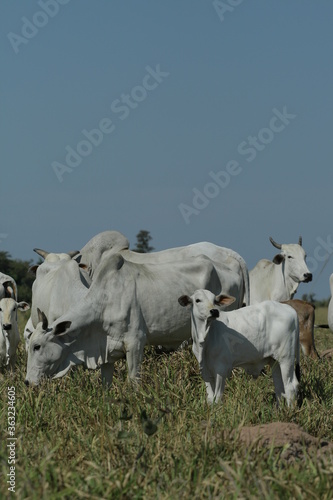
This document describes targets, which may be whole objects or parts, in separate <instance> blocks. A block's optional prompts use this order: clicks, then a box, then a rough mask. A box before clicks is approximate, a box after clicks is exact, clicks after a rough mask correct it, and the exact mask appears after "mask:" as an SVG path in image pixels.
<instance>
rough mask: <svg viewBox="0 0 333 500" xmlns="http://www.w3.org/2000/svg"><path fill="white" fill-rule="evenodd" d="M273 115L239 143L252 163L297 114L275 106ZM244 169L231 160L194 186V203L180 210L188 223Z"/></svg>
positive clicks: (181, 206) (240, 149)
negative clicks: (197, 185) (262, 125)
mask: <svg viewBox="0 0 333 500" xmlns="http://www.w3.org/2000/svg"><path fill="white" fill-rule="evenodd" d="M272 112H273V115H272V117H271V118H270V120H269V123H268V126H267V127H263V128H261V129H260V130H259V131H258V133H257V135H256V136H252V135H249V136H248V137H247V139H246V140H243V141H242V142H240V143H239V145H238V147H237V152H238V154H239V155H241V156H245V160H246V161H247V162H248V163H251V162H252V161H254V159H255V158H256V156H257V154H258V152H261V151H263V150H264V149H265V148H266V147H267V146H268V144H270V143H271V142H272V141H273V139H274V137H275V135H276V134H279V133H280V132H282V131H283V130H284V129H285V128H286V127H287V126H288V125H289V123H290V122H291V120H294V119H295V118H296V115H295V114H292V113H289V112H288V110H287V106H283V108H282V111H280V110H278V109H277V108H273V110H272ZM242 171H243V167H242V166H241V164H240V162H239V161H237V160H230V161H228V163H227V164H226V166H225V168H224V170H219V171H218V172H213V171H210V172H209V173H208V175H209V177H210V179H209V182H207V183H206V184H205V186H204V187H203V189H201V190H199V189H197V188H193V189H192V192H193V194H194V196H193V198H192V204H191V205H188V204H185V203H180V204H179V205H178V208H179V211H180V213H181V215H182V217H183V219H184V221H185V223H186V224H189V223H190V217H191V216H192V215H199V214H200V212H202V210H204V209H205V208H207V207H208V205H209V203H210V202H211V200H213V199H214V198H216V197H217V196H219V194H220V193H221V191H223V190H224V189H226V188H227V187H228V186H229V184H230V182H231V179H232V178H233V177H236V176H237V175H239V174H240V173H241V172H242Z"/></svg>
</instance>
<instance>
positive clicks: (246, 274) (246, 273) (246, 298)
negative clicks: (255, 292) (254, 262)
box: [236, 254, 250, 306]
mask: <svg viewBox="0 0 333 500" xmlns="http://www.w3.org/2000/svg"><path fill="white" fill-rule="evenodd" d="M236 255H237V254H236ZM236 258H237V261H238V262H239V265H240V268H241V270H242V275H243V284H244V297H243V304H241V306H242V305H245V306H249V305H250V277H249V270H248V268H247V265H246V262H245V260H244V259H243V258H242V257H241V256H240V255H237V257H236Z"/></svg>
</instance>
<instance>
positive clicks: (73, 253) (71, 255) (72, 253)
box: [67, 250, 80, 259]
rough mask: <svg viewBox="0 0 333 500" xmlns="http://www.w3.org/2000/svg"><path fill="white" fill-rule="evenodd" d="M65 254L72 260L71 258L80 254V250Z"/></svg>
mask: <svg viewBox="0 0 333 500" xmlns="http://www.w3.org/2000/svg"><path fill="white" fill-rule="evenodd" d="M67 253H68V255H69V256H70V258H71V259H72V258H73V257H75V255H77V254H78V253H80V250H73V251H71V252H67Z"/></svg>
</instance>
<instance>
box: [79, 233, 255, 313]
mask: <svg viewBox="0 0 333 500" xmlns="http://www.w3.org/2000/svg"><path fill="white" fill-rule="evenodd" d="M106 251H110V252H112V253H120V254H121V255H122V256H123V257H124V259H126V260H127V261H130V262H136V263H141V264H164V263H167V262H170V263H172V262H174V261H179V262H188V260H189V259H191V258H192V257H196V256H198V255H206V256H207V257H209V259H211V261H212V262H213V264H214V266H215V268H216V270H217V272H218V274H219V276H220V279H221V282H222V289H223V291H224V292H226V293H229V294H231V295H233V296H235V297H236V298H237V300H236V301H235V303H234V304H233V305H232V306H231V308H232V309H237V308H239V307H242V306H243V303H244V302H245V303H248V302H249V273H248V269H247V267H246V263H245V261H244V259H243V258H242V257H241V256H240V255H239V254H238V253H237V252H235V251H234V250H231V249H230V248H225V247H219V246H217V245H214V244H213V243H207V242H201V243H194V244H193V245H188V246H185V247H177V248H170V249H168V250H162V251H160V252H151V253H138V252H134V251H132V250H129V242H128V240H127V238H126V237H125V236H124V235H123V234H121V233H119V232H118V231H104V232H102V233H99V234H97V235H96V236H94V237H93V238H92V239H91V240H90V241H88V243H87V244H86V245H85V246H84V247H83V248H82V250H81V251H80V253H79V255H77V256H76V257H75V259H76V260H77V261H78V262H83V263H84V264H86V265H87V266H88V269H89V273H90V276H91V277H92V278H93V276H94V273H95V271H96V269H97V267H98V265H99V263H100V262H101V259H102V256H103V254H104V252H106Z"/></svg>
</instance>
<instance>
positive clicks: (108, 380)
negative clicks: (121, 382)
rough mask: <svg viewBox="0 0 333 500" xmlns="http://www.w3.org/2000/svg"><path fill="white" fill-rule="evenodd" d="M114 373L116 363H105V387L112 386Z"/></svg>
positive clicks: (103, 379) (103, 371)
mask: <svg viewBox="0 0 333 500" xmlns="http://www.w3.org/2000/svg"><path fill="white" fill-rule="evenodd" d="M113 372H114V363H104V364H103V365H101V377H102V383H103V385H105V386H111V384H112V379H113Z"/></svg>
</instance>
